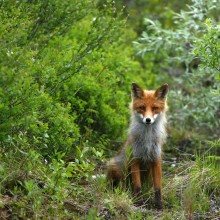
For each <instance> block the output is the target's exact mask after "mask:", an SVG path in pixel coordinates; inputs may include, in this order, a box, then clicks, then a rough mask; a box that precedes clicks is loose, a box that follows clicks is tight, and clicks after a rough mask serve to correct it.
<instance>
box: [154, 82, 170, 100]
mask: <svg viewBox="0 0 220 220" xmlns="http://www.w3.org/2000/svg"><path fill="white" fill-rule="evenodd" d="M168 91H169V87H168V84H163V85H162V86H160V87H159V88H158V89H157V90H156V92H155V96H156V97H157V98H158V99H165V98H166V97H167V93H168Z"/></svg>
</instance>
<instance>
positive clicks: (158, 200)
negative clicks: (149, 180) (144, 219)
mask: <svg viewBox="0 0 220 220" xmlns="http://www.w3.org/2000/svg"><path fill="white" fill-rule="evenodd" d="M152 175H153V184H154V190H155V206H156V208H158V209H162V208H163V203H162V168H161V160H160V159H159V160H157V161H155V162H153V163H152Z"/></svg>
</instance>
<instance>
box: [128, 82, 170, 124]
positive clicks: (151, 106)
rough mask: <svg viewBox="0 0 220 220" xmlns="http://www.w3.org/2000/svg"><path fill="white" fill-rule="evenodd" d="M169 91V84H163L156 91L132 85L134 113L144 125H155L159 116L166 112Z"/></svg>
mask: <svg viewBox="0 0 220 220" xmlns="http://www.w3.org/2000/svg"><path fill="white" fill-rule="evenodd" d="M168 90H169V88H168V84H163V85H162V86H160V87H159V88H158V89H156V90H144V89H142V88H141V87H140V86H139V85H137V84H136V83H132V86H131V97H132V103H131V109H132V111H133V112H134V114H135V115H137V117H138V118H139V119H140V120H141V121H142V122H143V123H144V124H147V125H151V124H153V123H154V122H155V121H156V120H157V118H158V116H159V115H160V114H162V113H164V112H165V111H166V108H167V105H166V98H167V94H168Z"/></svg>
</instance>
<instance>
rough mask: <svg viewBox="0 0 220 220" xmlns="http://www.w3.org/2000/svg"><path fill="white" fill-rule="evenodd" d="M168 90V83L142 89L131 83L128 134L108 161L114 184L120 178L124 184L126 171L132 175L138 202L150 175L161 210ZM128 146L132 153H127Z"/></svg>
mask: <svg viewBox="0 0 220 220" xmlns="http://www.w3.org/2000/svg"><path fill="white" fill-rule="evenodd" d="M168 90H169V89H168V85H167V84H164V85H162V86H160V87H159V88H158V89H156V90H143V89H142V88H141V87H140V86H139V85H137V84H136V83H132V88H131V97H132V102H131V104H130V108H131V121H130V126H129V130H128V137H127V140H126V142H125V144H124V147H123V148H122V149H121V151H120V152H119V153H118V154H117V155H116V156H115V157H113V158H112V159H111V160H110V161H109V162H108V164H107V179H108V180H110V182H111V183H112V184H113V186H117V185H118V184H119V182H120V181H121V182H122V186H123V185H124V183H125V179H126V177H127V175H126V173H127V174H128V173H130V174H131V180H132V185H133V192H134V195H135V197H136V198H137V199H138V202H137V203H138V204H142V199H141V183H142V181H141V180H142V179H143V178H144V176H145V177H150V176H151V177H152V179H153V186H154V190H155V205H156V207H157V208H159V209H161V208H163V204H162V192H161V187H162V184H161V181H162V169H161V148H162V145H163V144H164V143H165V140H166V137H167V133H166V110H167V104H166V99H167V93H168ZM129 148H130V149H131V155H130V156H128V153H127V152H128V149H129ZM128 157H130V158H128ZM142 171H143V172H142Z"/></svg>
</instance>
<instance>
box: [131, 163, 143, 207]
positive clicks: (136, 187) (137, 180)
mask: <svg viewBox="0 0 220 220" xmlns="http://www.w3.org/2000/svg"><path fill="white" fill-rule="evenodd" d="M131 177H132V184H133V191H134V195H135V198H136V199H137V201H136V204H137V205H142V204H143V200H142V192H141V174H140V161H139V160H133V161H132V163H131Z"/></svg>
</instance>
